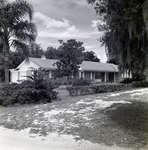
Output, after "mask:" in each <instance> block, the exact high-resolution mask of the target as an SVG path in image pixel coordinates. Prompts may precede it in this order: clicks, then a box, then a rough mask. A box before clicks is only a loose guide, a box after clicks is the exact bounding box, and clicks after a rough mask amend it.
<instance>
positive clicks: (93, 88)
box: [67, 83, 127, 96]
mask: <svg viewBox="0 0 148 150" xmlns="http://www.w3.org/2000/svg"><path fill="white" fill-rule="evenodd" d="M126 88H127V86H126ZM67 89H68V91H69V94H70V95H71V96H78V95H88V94H97V93H106V92H113V91H120V90H124V89H125V86H124V84H118V83H111V84H93V85H90V86H75V87H74V86H73V87H72V86H71V87H67Z"/></svg>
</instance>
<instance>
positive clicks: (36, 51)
mask: <svg viewBox="0 0 148 150" xmlns="http://www.w3.org/2000/svg"><path fill="white" fill-rule="evenodd" d="M42 55H44V51H43V50H42V49H41V47H40V45H39V44H37V43H35V42H32V43H31V44H30V49H29V56H30V57H35V58H41V56H42Z"/></svg>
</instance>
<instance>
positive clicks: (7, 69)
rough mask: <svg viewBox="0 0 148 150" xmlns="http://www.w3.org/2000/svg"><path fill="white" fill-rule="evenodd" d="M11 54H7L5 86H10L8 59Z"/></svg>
mask: <svg viewBox="0 0 148 150" xmlns="http://www.w3.org/2000/svg"><path fill="white" fill-rule="evenodd" d="M8 56H9V54H8V53H6V54H5V58H4V59H5V62H4V63H5V64H4V65H5V84H6V86H7V85H9V59H8Z"/></svg>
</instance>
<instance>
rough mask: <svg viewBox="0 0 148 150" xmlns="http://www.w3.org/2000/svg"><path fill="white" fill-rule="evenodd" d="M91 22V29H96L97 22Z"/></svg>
mask: <svg viewBox="0 0 148 150" xmlns="http://www.w3.org/2000/svg"><path fill="white" fill-rule="evenodd" d="M91 22H92V24H91V26H92V27H93V28H97V24H98V20H92V21H91Z"/></svg>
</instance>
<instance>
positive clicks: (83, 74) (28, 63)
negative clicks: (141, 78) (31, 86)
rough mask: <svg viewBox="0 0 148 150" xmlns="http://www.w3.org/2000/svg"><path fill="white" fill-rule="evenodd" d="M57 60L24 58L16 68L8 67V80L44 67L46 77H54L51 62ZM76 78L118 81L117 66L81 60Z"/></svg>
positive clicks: (27, 74) (16, 80)
mask: <svg viewBox="0 0 148 150" xmlns="http://www.w3.org/2000/svg"><path fill="white" fill-rule="evenodd" d="M57 61H58V60H55V59H45V58H44V59H43V58H28V59H25V60H24V61H23V62H22V63H21V64H20V65H19V66H18V67H17V68H15V69H10V82H19V81H22V80H26V79H27V76H31V75H32V70H33V69H44V70H46V72H47V73H48V78H49V79H52V78H54V70H55V69H56V66H54V65H53V64H54V63H55V62H57ZM78 78H84V79H88V80H93V81H97V82H118V81H119V80H120V73H119V70H118V66H117V65H114V64H110V63H99V62H90V61H83V62H82V64H80V69H79V76H78Z"/></svg>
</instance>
